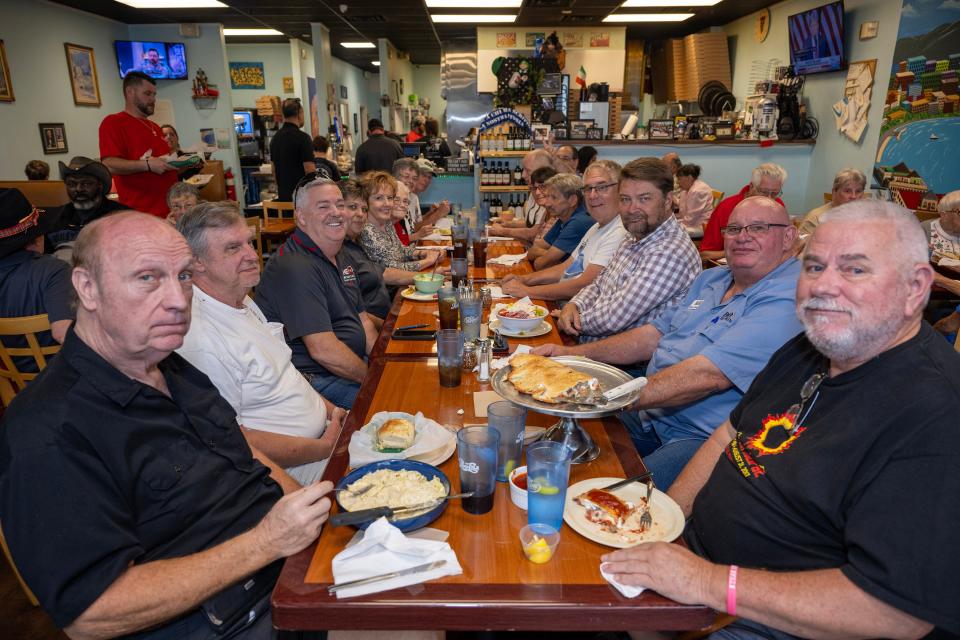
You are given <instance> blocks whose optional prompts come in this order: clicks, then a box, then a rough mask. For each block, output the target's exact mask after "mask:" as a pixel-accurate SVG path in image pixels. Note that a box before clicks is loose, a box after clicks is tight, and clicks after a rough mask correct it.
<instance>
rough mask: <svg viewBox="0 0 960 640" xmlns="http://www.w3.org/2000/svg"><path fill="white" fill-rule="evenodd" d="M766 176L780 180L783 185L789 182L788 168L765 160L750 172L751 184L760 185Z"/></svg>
mask: <svg viewBox="0 0 960 640" xmlns="http://www.w3.org/2000/svg"><path fill="white" fill-rule="evenodd" d="M764 178H773V179H774V180H779V181H780V184H781V186H782V185H784V184H786V183H787V170H786V169H784V168H783V167H781V166H780V165H778V164H774V163H772V162H764V163H763V164H761V165H760V166H759V167H757V168H756V169H754V170H753V172H752V173H751V174H750V184H752V185H753V186H754V187H759V186H760V182H761V181H762V180H763V179H764Z"/></svg>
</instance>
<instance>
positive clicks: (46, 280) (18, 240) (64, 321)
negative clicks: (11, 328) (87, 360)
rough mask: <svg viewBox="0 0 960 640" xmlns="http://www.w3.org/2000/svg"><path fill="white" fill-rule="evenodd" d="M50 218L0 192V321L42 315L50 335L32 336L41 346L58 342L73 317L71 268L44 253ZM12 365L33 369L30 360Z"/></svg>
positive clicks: (12, 192) (13, 193)
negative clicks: (44, 317) (44, 239)
mask: <svg viewBox="0 0 960 640" xmlns="http://www.w3.org/2000/svg"><path fill="white" fill-rule="evenodd" d="M53 218H54V216H53V214H51V213H48V212H46V211H44V210H43V209H37V208H36V207H34V206H33V205H31V204H30V202H29V201H27V199H26V198H25V197H24V195H23V194H22V193H20V190H19V189H0V317H4V318H18V317H20V316H33V315H37V314H41V313H46V314H47V316H48V317H49V318H50V331H49V332H45V333H42V334H39V335H38V336H37V339H38V341H39V342H40V346H43V347H48V346H51V345H53V344H55V343H54V340H56V342H63V337H64V336H65V335H66V333H67V327H68V326H70V323H71V322H72V321H73V317H74V311H73V309H72V308H71V304H70V303H71V300H72V298H73V285H72V284H71V283H70V267H69V266H67V265H66V264H65V263H64V262H63V261H61V260H57V259H56V258H54V257H53V256H49V255H43V234H44V233H46V231H47V229H48V227H49V225H50V223H51V221H52V220H53ZM10 346H20V345H10ZM23 346H26V345H23ZM14 364H16V366H17V368H18V369H20V371H24V372H35V371H36V364H34V361H33V358H32V357H27V358H14Z"/></svg>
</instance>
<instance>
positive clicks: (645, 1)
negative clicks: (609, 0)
mask: <svg viewBox="0 0 960 640" xmlns="http://www.w3.org/2000/svg"><path fill="white" fill-rule="evenodd" d="M720 2H721V0H627V1H626V2H624V3H623V4H622V5H620V8H621V9H659V8H660V7H712V6H713V5H715V4H720Z"/></svg>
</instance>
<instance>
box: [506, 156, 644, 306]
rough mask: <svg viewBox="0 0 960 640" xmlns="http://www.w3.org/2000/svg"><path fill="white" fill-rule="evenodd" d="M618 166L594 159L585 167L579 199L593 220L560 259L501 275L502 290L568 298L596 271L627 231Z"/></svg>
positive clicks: (608, 260) (521, 294)
mask: <svg viewBox="0 0 960 640" xmlns="http://www.w3.org/2000/svg"><path fill="white" fill-rule="evenodd" d="M620 168H621V167H620V165H619V164H617V163H616V162H613V161H612V160H597V161H596V162H594V163H593V164H591V165H590V166H589V167H587V170H586V171H585V172H584V174H583V201H584V203H585V204H586V205H587V212H588V213H589V214H590V217H591V218H593V219H594V220H595V221H596V224H594V225H593V226H592V227H591V228H590V229H589V230H588V231H587V233H586V235H584V236H583V239H582V240H581V241H580V244H579V245H577V248H576V249H574V250H573V253H571V254H570V256H569V257H568V258H567V259H566V260H564V261H563V262H561V263H559V264H555V265H553V266H552V267H548V268H547V269H544V270H542V271H535V272H533V273H528V274H526V275H522V276H515V275H507V276H505V277H504V278H503V283H502V284H503V291H504V293H507V294H509V295H512V296H516V297H523V296H530V297H532V298H540V299H541V300H569V299H570V298H572V297H573V296H575V295H576V294H577V292H578V291H580V289H583V288H584V287H585V286H587V285H588V284H590V283H591V282H593V281H594V280H595V279H596V278H597V276H599V275H600V273H601V272H602V271H603V269H604V268H605V267H606V266H607V265H608V264H609V263H610V259H611V258H613V254H614V253H615V252H616V251H617V247H619V246H620V244H621V243H622V242H623V240H624V238H626V237H627V235H628V234H627V230H626V229H624V228H623V221H622V220H621V218H620V192H619V190H618V184H617V183H618V182H619V180H620Z"/></svg>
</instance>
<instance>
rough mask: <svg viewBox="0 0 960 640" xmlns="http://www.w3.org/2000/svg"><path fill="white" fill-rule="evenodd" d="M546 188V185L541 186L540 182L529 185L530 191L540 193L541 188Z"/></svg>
mask: <svg viewBox="0 0 960 640" xmlns="http://www.w3.org/2000/svg"><path fill="white" fill-rule="evenodd" d="M546 186H547V185H545V184H543V183H542V182H540V183H538V184H531V185H530V191H542V190H543V188H544V187H546Z"/></svg>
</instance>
